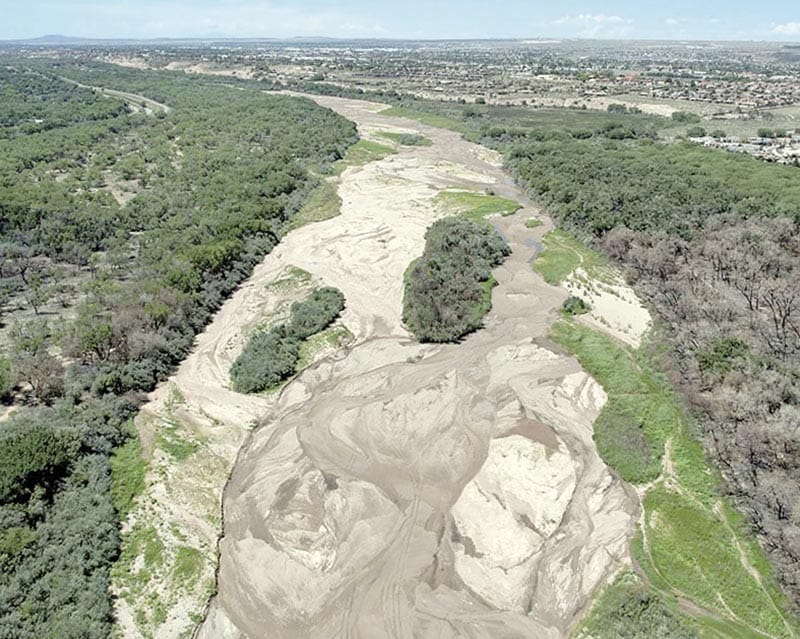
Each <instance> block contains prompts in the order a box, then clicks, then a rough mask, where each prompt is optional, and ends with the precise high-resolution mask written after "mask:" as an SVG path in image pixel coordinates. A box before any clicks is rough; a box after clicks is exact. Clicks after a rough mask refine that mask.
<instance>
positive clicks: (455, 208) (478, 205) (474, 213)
mask: <svg viewBox="0 0 800 639" xmlns="http://www.w3.org/2000/svg"><path fill="white" fill-rule="evenodd" d="M434 202H435V203H437V204H439V205H440V206H443V207H444V208H445V209H447V210H448V212H450V213H456V214H458V215H463V216H464V217H466V218H468V219H470V220H472V221H473V222H481V221H483V220H484V219H485V218H486V217H487V216H489V215H498V214H499V215H503V216H505V215H512V214H514V213H516V212H517V211H518V210H519V209H520V208H521V206H520V205H519V204H518V203H517V202H514V201H513V200H508V199H506V198H502V197H498V196H496V195H487V194H485V193H475V192H474V191H461V190H447V191H440V192H439V193H437V194H436V197H435V198H434Z"/></svg>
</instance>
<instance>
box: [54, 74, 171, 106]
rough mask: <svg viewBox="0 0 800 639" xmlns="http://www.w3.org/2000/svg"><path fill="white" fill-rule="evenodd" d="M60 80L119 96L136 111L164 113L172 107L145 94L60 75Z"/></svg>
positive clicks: (115, 96)
mask: <svg viewBox="0 0 800 639" xmlns="http://www.w3.org/2000/svg"><path fill="white" fill-rule="evenodd" d="M58 77H59V79H60V80H63V81H64V82H69V83H70V84H74V85H75V86H78V87H81V88H82V89H91V90H92V91H98V92H99V93H102V94H103V95H110V96H111V97H113V98H119V99H120V100H124V101H125V102H127V103H128V106H129V107H130V108H131V109H133V110H134V111H139V109H141V108H144V110H145V112H146V113H148V114H150V113H152V112H154V111H163V112H164V113H169V112H170V111H171V110H172V108H171V107H169V106H167V105H166V104H162V103H161V102H156V101H155V100H153V99H152V98H148V97H146V96H143V95H139V94H137V93H128V92H127V91H117V90H116V89H106V88H105V87H94V86H90V85H88V84H81V83H80V82H77V81H75V80H70V79H69V78H65V77H64V76H58Z"/></svg>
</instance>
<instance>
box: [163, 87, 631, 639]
mask: <svg viewBox="0 0 800 639" xmlns="http://www.w3.org/2000/svg"><path fill="white" fill-rule="evenodd" d="M315 99H316V101H317V102H319V103H320V104H322V105H324V106H327V107H330V108H332V109H334V110H336V111H338V112H339V113H341V114H342V115H344V116H345V117H347V118H349V119H351V120H353V121H355V122H356V123H357V124H358V126H359V129H360V132H361V133H362V135H365V136H367V137H369V136H370V135H373V134H374V133H375V132H376V131H378V130H384V131H385V130H392V131H408V132H416V133H420V134H422V135H425V136H426V137H428V138H429V139H431V140H432V141H433V144H432V146H430V147H411V148H403V149H401V150H400V152H399V153H398V154H396V155H393V156H390V157H387V158H385V159H383V160H380V161H377V162H372V163H370V164H368V165H367V166H365V167H363V168H360V169H355V168H351V169H348V170H346V171H345V172H344V174H343V175H342V177H341V182H340V184H339V195H340V196H341V198H342V201H343V205H342V215H341V216H339V217H336V218H334V219H331V220H328V221H325V222H319V223H316V224H313V225H309V226H306V227H303V228H301V229H298V230H296V231H293V232H292V233H290V234H289V235H288V236H287V237H286V238H285V239H284V240H283V241H282V242H281V244H280V245H279V246H278V247H277V248H276V249H275V250H274V251H273V252H272V254H270V255H269V256H268V257H267V259H266V260H265V262H264V264H263V265H262V266H261V267H259V269H257V271H256V273H255V275H254V276H253V278H252V279H251V281H250V282H249V283H248V286H250V287H252V286H255V285H256V284H254V282H257V283H258V286H262V287H263V285H264V284H265V283H268V282H270V281H272V280H273V279H275V278H276V277H279V275H280V274H281V273H283V272H285V269H286V268H287V267H288V266H289V265H293V266H297V267H300V268H302V269H305V270H307V271H309V272H310V273H312V274H313V275H314V276H315V277H317V278H319V279H320V280H322V281H324V282H325V284H328V285H332V286H336V287H338V288H340V289H341V290H342V291H343V292H344V294H345V297H346V299H347V308H346V311H345V313H344V317H343V321H344V323H345V324H346V326H347V327H348V328H349V329H350V331H351V332H352V333H353V334H354V336H355V342H354V343H353V345H352V346H351V347H350V348H348V350H347V351H346V352H345V353H340V354H338V355H337V356H336V357H332V358H328V359H325V360H323V361H321V362H319V363H318V364H317V365H315V366H312V367H311V368H309V369H307V370H306V371H305V372H304V373H303V374H302V375H300V376H299V377H298V378H297V379H296V380H294V381H293V382H292V383H290V384H289V385H288V386H287V387H286V388H285V389H284V391H283V392H282V393H281V394H280V396H279V397H277V398H276V399H275V400H274V401H270V402H267V403H264V402H261V401H252V400H248V399H246V398H242V397H241V396H239V397H238V399H236V400H235V402H236V406H235V407H233V406H231V407H230V409H231V410H232V411H234V410H235V411H236V412H237V413H238V415H237V417H236V421H246V420H247V418H248V417H249V419H255V418H261V419H262V422H261V424H262V425H261V427H260V428H259V429H258V430H257V431H255V432H254V433H253V434H252V435H251V436H250V437H249V438H248V440H247V441H246V442H245V444H244V446H243V448H242V451H241V453H240V454H239V457H238V459H237V462H236V464H235V467H234V470H233V473H232V476H231V478H230V481H229V483H228V485H227V487H226V490H225V494H224V537H223V538H222V540H221V542H220V552H221V558H220V569H219V575H218V595H217V597H216V598H215V600H214V601H213V602H212V605H211V608H210V610H209V614H208V618H207V619H206V621H205V623H204V624H203V626H202V627H201V628H200V630H199V633H198V636H199V637H201V638H202V639H227V638H230V639H243V638H246V639H259V638H261V637H264V638H267V637H268V638H270V639H282V638H287V639H288V638H298V639H300V638H303V639H307V638H320V639H331V638H333V637H354V638H355V637H359V638H364V639H373V638H375V639H378V638H381V637H387V638H389V637H391V638H406V637H407V638H411V637H436V638H444V637H476V638H477V637H486V638H489V637H491V638H492V639H497V638H502V637H508V638H512V637H513V638H517V637H519V638H521V637H541V638H545V639H546V638H556V637H563V636H565V635H566V633H567V631H568V629H569V628H570V626H571V624H572V623H574V621H575V619H576V616H577V615H578V614H580V612H581V611H582V610H583V609H584V608H585V607H586V605H587V603H588V602H589V600H590V598H591V594H592V593H593V592H594V590H595V589H596V588H597V587H599V586H600V585H602V584H604V583H605V582H606V581H607V580H608V579H609V578H610V576H611V575H613V574H614V573H616V572H617V571H618V570H619V568H620V567H621V566H623V565H626V564H628V563H629V561H630V559H629V557H628V551H627V546H628V543H627V542H628V539H629V537H630V536H631V535H632V533H633V531H634V528H635V522H636V513H637V501H636V498H635V495H634V494H633V493H632V492H631V491H629V490H627V489H626V488H625V487H624V486H623V485H622V484H621V483H620V482H619V481H617V480H616V479H614V478H612V476H611V475H610V473H609V472H608V469H607V468H606V467H605V465H604V464H603V463H602V461H601V460H600V458H599V456H598V454H597V451H596V449H595V447H594V443H593V441H592V423H593V420H594V418H595V417H596V415H597V413H598V411H599V410H600V408H601V407H602V405H603V404H604V402H605V400H606V398H605V394H604V393H603V391H602V389H601V388H600V387H599V386H598V385H597V384H596V383H595V382H594V381H593V380H592V379H591V378H590V377H588V376H587V375H586V374H585V373H583V372H582V371H581V369H580V367H579V366H578V364H577V363H576V361H575V360H574V359H573V358H571V357H567V356H564V355H561V354H556V353H554V352H552V351H551V350H548V349H547V348H546V347H543V346H541V345H540V343H544V342H542V341H541V338H543V337H544V336H545V334H546V333H547V330H548V328H549V326H550V325H551V323H552V322H553V320H554V319H555V317H556V314H555V312H554V311H555V309H556V308H557V307H558V306H559V305H560V303H561V302H562V301H563V300H564V298H565V297H566V295H567V294H566V292H564V291H562V290H559V289H556V288H553V287H550V286H548V285H546V284H545V283H544V282H543V281H542V280H541V278H540V277H539V276H537V275H536V274H535V273H534V272H533V271H532V269H531V268H530V260H531V259H532V257H533V255H534V254H535V251H536V248H537V246H538V245H539V244H538V243H539V240H540V239H541V236H542V235H543V233H544V232H546V231H547V230H549V229H550V228H552V227H551V225H550V223H549V222H548V223H547V224H546V225H545V226H544V227H540V228H538V229H528V228H526V227H525V224H524V223H525V221H526V220H527V219H528V218H530V217H531V216H532V215H534V214H536V215H537V216H541V212H539V211H535V210H533V207H532V205H531V204H530V202H529V201H528V200H527V199H526V198H525V196H524V195H523V194H522V193H521V192H520V191H519V189H518V188H517V187H516V186H514V184H513V182H512V181H511V179H510V178H509V176H508V175H507V174H506V173H505V172H503V171H502V169H501V168H500V163H499V157H498V156H496V155H495V154H493V153H491V152H488V151H487V150H486V149H483V148H481V147H478V146H476V145H473V144H471V143H468V142H466V141H464V140H463V139H462V138H461V137H460V136H459V135H458V134H456V133H452V132H449V131H444V130H440V129H433V128H430V127H426V126H423V125H421V124H418V123H416V122H412V121H409V120H405V119H401V118H395V117H387V116H382V115H380V114H379V113H378V111H379V110H380V109H382V108H384V107H383V105H374V104H369V103H365V102H360V101H350V100H344V99H338V98H322V97H320V98H315ZM448 187H459V188H473V189H476V190H483V189H484V188H486V187H491V188H492V189H493V190H494V192H495V193H497V194H498V195H501V196H504V197H509V198H511V199H515V200H517V201H519V202H521V203H523V204H525V206H524V208H523V209H522V210H520V211H519V212H518V213H516V214H515V215H514V216H511V217H508V218H502V219H497V220H495V222H496V226H497V228H498V230H500V232H501V233H502V234H503V235H504V236H505V237H506V238H507V240H508V241H509V244H510V245H511V247H512V250H513V253H512V255H511V257H510V258H509V259H508V260H507V261H506V263H505V264H504V265H503V266H502V267H500V268H498V269H497V270H496V271H495V276H496V278H497V280H498V281H499V285H498V286H497V287H496V289H495V291H494V294H493V304H494V308H493V310H492V312H491V314H490V315H489V316H488V318H487V321H486V327H485V328H484V329H483V330H481V331H479V332H477V333H476V334H474V335H472V336H470V337H469V338H468V339H466V340H465V341H464V342H463V343H462V344H459V345H446V346H430V345H427V346H423V345H419V344H417V343H415V342H414V341H413V340H412V339H410V336H409V335H408V333H407V332H406V331H405V329H404V328H403V327H402V325H401V321H400V316H401V303H402V279H403V272H404V270H405V269H406V267H407V266H408V264H409V262H410V261H411V260H412V259H414V258H415V257H417V256H418V255H419V254H420V253H421V252H422V247H423V243H424V242H423V235H424V232H425V229H426V227H427V226H428V225H430V223H431V222H432V221H433V220H434V219H436V217H438V216H439V215H441V214H442V213H441V212H440V211H438V210H437V209H436V207H435V206H434V204H433V202H432V200H433V197H434V196H435V194H436V192H437V191H438V190H439V189H442V188H448ZM240 298H241V296H239V295H237V296H235V297H234V298H233V299H232V300H231V301H229V302H228V303H227V304H226V305H225V307H224V309H223V311H222V312H221V315H224V316H225V317H227V318H228V320H229V322H230V323H227V324H226V323H225V322H220V321H215V322H214V323H213V324H212V325H211V326H210V327H209V329H208V331H207V333H206V334H204V336H203V337H202V338H201V340H200V348H201V349H202V351H203V353H204V354H203V355H202V357H196V356H194V355H193V356H192V360H193V361H194V362H195V363H196V364H195V365H192V364H190V363H188V362H187V364H186V365H184V366H183V367H182V368H181V371H179V373H178V378H181V376H189V377H190V378H191V379H192V383H191V384H188V383H185V384H182V390H183V392H184V394H186V395H187V397H186V401H187V402H188V403H192V402H195V401H198V399H199V398H202V401H203V402H204V403H206V404H215V403H216V402H220V404H219V406H217V407H216V412H223V413H224V412H225V411H226V410H228V408H227V406H228V404H227V402H229V401H231V400H232V395H233V394H231V393H230V392H229V391H225V390H224V387H225V384H226V379H227V368H225V367H226V366H227V364H228V362H229V359H230V358H229V357H228V356H226V357H223V358H222V360H221V361H220V362H219V365H216V364H215V362H214V361H213V360H214V359H215V358H216V355H217V353H216V351H215V350H214V348H210V349H208V348H206V346H207V345H213V344H214V343H219V344H224V340H222V341H220V340H219V336H218V335H215V333H216V332H220V331H222V332H224V333H225V334H227V335H230V331H232V330H235V329H236V327H237V323H239V322H241V321H242V320H241V317H242V316H247V313H241V312H240V311H241V308H237V306H240V305H241V304H242V301H241V299H240ZM184 381H188V380H184ZM215 387H218V388H219V390H218V391H214V388H215ZM195 393H202V395H198V396H197V397H191V395H193V394H195ZM264 409H266V411H265V410H264ZM206 410H214V408H213V406H207V407H206ZM259 411H261V412H259ZM226 421H230V419H229V418H227V419H226ZM163 636H167V634H164V635H163Z"/></svg>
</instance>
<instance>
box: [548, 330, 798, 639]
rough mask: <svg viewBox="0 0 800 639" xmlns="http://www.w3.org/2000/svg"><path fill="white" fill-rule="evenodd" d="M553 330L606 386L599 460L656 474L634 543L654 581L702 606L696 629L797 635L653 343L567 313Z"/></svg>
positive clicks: (624, 471) (645, 477)
mask: <svg viewBox="0 0 800 639" xmlns="http://www.w3.org/2000/svg"><path fill="white" fill-rule="evenodd" d="M551 337H552V339H554V340H555V341H556V342H558V343H560V344H561V345H563V346H565V347H566V348H567V349H569V350H570V352H572V353H573V354H574V355H575V356H576V357H577V358H578V360H579V361H580V363H581V365H582V366H583V367H584V368H585V369H586V370H587V371H588V372H589V373H590V374H591V375H592V376H593V377H594V378H595V379H596V380H597V381H598V382H600V383H601V384H602V385H603V387H604V388H605V390H606V392H607V393H608V397H609V399H608V403H607V404H606V407H605V408H604V409H603V411H602V412H601V414H600V416H599V417H598V420H597V422H596V424H595V440H596V442H597V447H598V450H599V451H600V454H601V455H602V456H603V459H604V460H605V461H606V463H608V464H609V466H610V467H611V468H613V469H614V470H615V471H616V472H618V473H619V474H620V475H621V476H622V477H623V478H624V479H626V480H627V481H630V482H633V483H644V482H651V481H652V482H653V486H652V487H651V488H650V490H649V492H648V493H647V495H646V496H645V498H644V500H643V505H644V510H645V517H644V521H645V525H644V530H643V537H642V539H641V540H640V542H639V543H638V544H636V545H635V547H634V554H635V555H636V558H637V560H638V561H639V563H640V565H641V566H642V567H643V568H644V570H645V572H646V574H647V576H648V578H649V580H650V582H651V583H652V585H653V586H654V587H655V588H656V589H657V590H658V591H660V592H661V593H662V594H663V595H664V596H665V597H667V598H676V597H680V598H683V599H687V600H689V601H691V602H692V603H693V604H695V605H696V606H697V607H699V608H701V609H703V610H704V611H706V612H707V613H708V614H707V615H700V616H698V617H697V618H696V622H697V624H698V628H699V629H700V631H701V635H702V636H711V637H737V636H748V637H759V636H770V637H787V638H788V637H796V636H798V632H800V631H799V630H798V627H797V625H796V622H795V620H793V619H792V618H791V617H790V616H789V615H788V614H787V613H786V612H785V611H786V602H785V599H784V597H783V596H782V595H781V593H780V592H779V590H778V589H777V587H776V585H775V580H774V577H773V575H772V572H771V570H770V568H769V565H768V564H767V562H766V559H765V557H764V555H763V552H762V551H761V550H760V548H758V546H757V545H756V544H755V543H754V542H753V541H752V538H751V537H750V536H749V535H748V534H747V531H746V528H745V526H744V523H743V521H742V520H741V518H740V517H738V516H734V515H733V513H732V510H731V509H730V508H729V507H728V506H727V505H726V504H725V501H724V500H723V499H722V498H721V497H720V496H719V495H718V494H717V489H718V487H719V485H720V483H719V478H718V476H717V475H716V473H715V472H714V470H713V469H712V468H711V467H710V466H709V465H708V463H707V461H706V459H705V455H704V451H703V448H702V445H701V444H700V443H699V442H698V441H697V440H696V439H695V438H694V437H693V436H692V434H691V433H690V432H689V429H688V426H687V417H686V415H685V413H684V411H683V408H682V406H681V404H680V402H679V400H678V398H677V396H676V395H675V393H674V392H672V390H671V389H670V385H669V382H668V380H666V378H665V377H664V376H663V375H662V374H661V373H660V372H659V371H658V368H657V365H656V361H657V359H656V358H657V353H656V352H655V351H654V349H652V348H649V347H648V348H644V349H641V350H638V351H637V350H632V349H630V348H627V347H623V346H620V345H619V344H617V343H616V342H614V341H613V340H612V339H611V338H609V337H606V336H604V335H601V334H599V333H596V332H594V331H592V330H590V329H588V328H585V327H583V326H581V325H578V324H576V323H574V322H572V321H568V320H560V321H559V322H557V323H556V325H555V326H554V328H553V331H552V333H551ZM665 451H666V452H665ZM642 636H645V635H642Z"/></svg>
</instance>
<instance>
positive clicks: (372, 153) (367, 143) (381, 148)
mask: <svg viewBox="0 0 800 639" xmlns="http://www.w3.org/2000/svg"><path fill="white" fill-rule="evenodd" d="M392 153H397V151H395V150H394V149H393V148H392V147H390V146H387V145H385V144H379V143H378V142H373V141H372V140H365V139H363V138H362V139H360V140H359V141H358V142H356V143H355V144H354V145H353V146H351V147H350V148H349V149H347V153H345V156H344V158H342V159H341V160H340V161H339V162H337V163H336V164H335V165H334V167H333V172H334V175H339V174H340V173H341V172H342V171H344V170H345V169H346V168H348V167H351V166H354V167H358V166H364V165H365V164H369V163H370V162H375V161H377V160H382V159H383V158H385V157H386V156H387V155H392Z"/></svg>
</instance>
